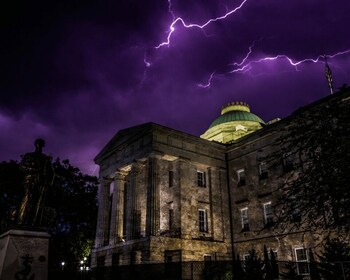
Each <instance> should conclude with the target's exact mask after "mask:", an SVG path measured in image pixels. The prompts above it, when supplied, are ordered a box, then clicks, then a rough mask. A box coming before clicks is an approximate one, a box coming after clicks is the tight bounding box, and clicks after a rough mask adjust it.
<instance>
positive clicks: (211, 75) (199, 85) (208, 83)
mask: <svg viewBox="0 0 350 280" xmlns="http://www.w3.org/2000/svg"><path fill="white" fill-rule="evenodd" d="M214 75H215V72H213V73H211V74H210V76H209V79H208V82H207V83H206V84H197V86H198V87H200V88H209V87H210V86H211V80H212V79H213V77H214Z"/></svg>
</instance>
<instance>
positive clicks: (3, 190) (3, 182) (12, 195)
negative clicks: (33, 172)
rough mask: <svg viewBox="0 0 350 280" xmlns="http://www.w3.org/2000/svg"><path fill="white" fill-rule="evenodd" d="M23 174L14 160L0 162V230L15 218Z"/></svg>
mask: <svg viewBox="0 0 350 280" xmlns="http://www.w3.org/2000/svg"><path fill="white" fill-rule="evenodd" d="M23 179H24V174H23V172H22V171H21V170H20V168H19V165H18V163H17V162H16V161H9V162H5V161H4V162H1V163H0V232H3V231H5V229H7V228H8V227H9V225H10V224H11V222H12V221H13V219H14V218H15V211H16V210H17V207H18V205H19V204H20V202H21V199H22V196H23V186H22V182H23Z"/></svg>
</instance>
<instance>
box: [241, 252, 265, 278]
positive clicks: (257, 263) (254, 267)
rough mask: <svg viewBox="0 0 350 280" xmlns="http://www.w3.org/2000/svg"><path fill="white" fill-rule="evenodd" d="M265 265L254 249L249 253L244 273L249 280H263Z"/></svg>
mask: <svg viewBox="0 0 350 280" xmlns="http://www.w3.org/2000/svg"><path fill="white" fill-rule="evenodd" d="M263 268H264V263H263V262H262V261H261V260H260V258H259V256H258V255H257V254H256V251H255V250H254V249H252V250H250V251H249V255H248V258H247V259H246V260H245V262H244V271H245V274H246V279H247V280H263V279H264V278H263V272H264V270H263Z"/></svg>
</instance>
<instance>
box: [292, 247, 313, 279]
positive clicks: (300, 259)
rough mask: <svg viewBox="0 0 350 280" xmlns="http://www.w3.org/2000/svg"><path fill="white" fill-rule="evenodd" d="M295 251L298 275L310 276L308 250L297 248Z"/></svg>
mask: <svg viewBox="0 0 350 280" xmlns="http://www.w3.org/2000/svg"><path fill="white" fill-rule="evenodd" d="M294 250H295V260H296V262H297V271H298V274H309V271H310V270H309V264H308V261H309V260H308V255H307V250H306V249H305V248H295V249H294Z"/></svg>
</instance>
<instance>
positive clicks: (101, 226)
mask: <svg viewBox="0 0 350 280" xmlns="http://www.w3.org/2000/svg"><path fill="white" fill-rule="evenodd" d="M110 183H111V180H109V179H106V178H100V186H99V188H98V215H97V229H96V247H101V246H104V245H105V241H106V240H108V210H109V209H108V206H109V186H110Z"/></svg>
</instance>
